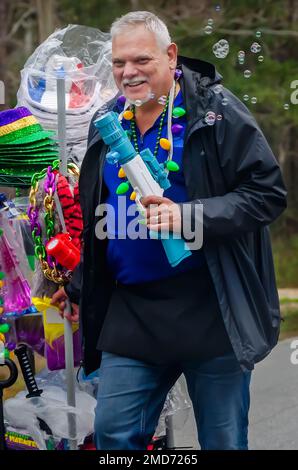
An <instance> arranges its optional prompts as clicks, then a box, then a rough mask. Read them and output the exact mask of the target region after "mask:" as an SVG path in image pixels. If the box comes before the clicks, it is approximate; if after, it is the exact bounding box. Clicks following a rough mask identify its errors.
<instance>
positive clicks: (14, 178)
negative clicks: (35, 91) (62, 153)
mask: <svg viewBox="0 0 298 470" xmlns="http://www.w3.org/2000/svg"><path fill="white" fill-rule="evenodd" d="M54 134H55V132H54V131H45V130H43V128H42V127H41V125H40V124H39V122H38V121H37V119H36V117H35V116H33V115H32V113H31V112H30V111H29V109H27V108H25V107H23V106H22V107H19V108H14V109H8V110H6V111H2V112H0V184H2V185H4V186H5V185H6V186H30V182H31V176H32V175H33V174H34V173H35V172H36V171H40V168H41V166H42V167H46V166H48V165H50V164H52V162H53V161H54V160H56V159H57V157H58V146H57V142H56V141H55V140H54V139H53V136H54Z"/></svg>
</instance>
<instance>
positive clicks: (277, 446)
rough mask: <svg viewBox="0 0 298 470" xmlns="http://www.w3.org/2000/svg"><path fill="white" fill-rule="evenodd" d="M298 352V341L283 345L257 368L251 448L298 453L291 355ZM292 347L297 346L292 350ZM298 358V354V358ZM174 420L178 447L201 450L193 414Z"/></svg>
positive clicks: (297, 400) (296, 384)
mask: <svg viewBox="0 0 298 470" xmlns="http://www.w3.org/2000/svg"><path fill="white" fill-rule="evenodd" d="M293 341H296V346H295V349H296V350H297V351H298V337H297V338H290V339H286V340H284V341H280V342H279V343H278V345H277V346H276V347H275V348H274V350H273V351H272V352H271V354H269V356H267V357H266V358H265V359H264V360H263V361H262V362H260V363H258V364H256V366H255V370H254V371H253V374H252V382H251V404H250V414H249V422H250V424H249V448H250V449H261V450H291V449H295V450H298V364H293V363H292V362H291V355H293V353H294V343H293ZM291 345H292V346H293V347H292V348H291ZM296 358H298V353H297V355H296ZM184 421H185V414H183V413H178V414H177V415H176V416H174V417H173V427H174V439H173V444H174V446H176V447H191V448H194V449H198V448H199V444H198V440H197V433H196V424H195V420H194V416H193V410H192V409H190V411H189V413H188V417H187V419H186V422H185V424H184Z"/></svg>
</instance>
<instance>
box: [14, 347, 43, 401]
mask: <svg viewBox="0 0 298 470" xmlns="http://www.w3.org/2000/svg"><path fill="white" fill-rule="evenodd" d="M14 353H15V355H16V356H17V358H18V361H19V363H20V366H21V370H22V374H23V377H24V380H25V384H26V387H27V390H28V392H29V393H28V394H27V395H26V398H32V397H39V396H40V395H41V394H42V390H40V389H39V388H38V386H37V383H36V381H35V377H34V373H33V369H32V365H31V362H30V359H29V355H28V346H27V345H26V344H20V345H19V346H18V347H17V348H16V349H15V350H14Z"/></svg>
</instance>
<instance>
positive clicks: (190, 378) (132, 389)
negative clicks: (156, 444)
mask: <svg viewBox="0 0 298 470" xmlns="http://www.w3.org/2000/svg"><path fill="white" fill-rule="evenodd" d="M181 373H184V375H185V378H186V381H187V386H188V391H189V395H190V398H191V400H192V404H193V408H194V413H195V418H196V423H197V428H198V440H199V442H200V445H201V448H202V449H216V450H227V449H247V445H248V443H247V432H248V410H249V384H250V377H251V372H243V371H242V370H241V369H240V366H239V363H238V361H237V360H236V358H235V356H234V354H227V355H225V356H221V357H217V358H215V359H212V360H209V361H204V362H199V361H188V362H183V363H181V364H178V365H177V366H155V365H151V364H147V363H145V362H142V361H139V360H135V359H130V358H126V357H121V356H118V355H116V354H111V353H107V352H103V356H102V363H101V367H100V369H99V387H98V396H97V406H96V410H95V443H96V448H97V449H99V450H145V449H146V447H147V445H148V443H149V442H150V440H151V438H152V436H153V435H154V432H155V429H156V426H157V424H158V420H159V416H160V413H161V411H162V409H163V405H164V402H165V399H166V396H167V393H168V392H169V390H170V388H171V387H172V386H173V385H174V384H175V382H176V381H177V379H178V378H179V376H180V375H181Z"/></svg>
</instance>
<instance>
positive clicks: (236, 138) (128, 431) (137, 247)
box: [53, 12, 286, 450]
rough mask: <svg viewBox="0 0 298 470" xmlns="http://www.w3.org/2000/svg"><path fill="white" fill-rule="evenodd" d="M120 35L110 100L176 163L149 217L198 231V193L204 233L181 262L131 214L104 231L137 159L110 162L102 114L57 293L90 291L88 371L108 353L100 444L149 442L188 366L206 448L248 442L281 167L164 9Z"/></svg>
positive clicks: (135, 137)
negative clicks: (134, 223) (103, 212)
mask: <svg viewBox="0 0 298 470" xmlns="http://www.w3.org/2000/svg"><path fill="white" fill-rule="evenodd" d="M111 35H112V60H113V73H114V78H115V81H116V83H117V85H118V87H119V90H121V93H122V95H121V96H117V97H116V98H115V99H114V100H113V101H112V102H111V103H109V105H108V109H109V110H114V111H116V112H117V113H118V114H119V119H120V121H121V125H122V126H123V128H124V129H125V130H126V132H127V135H128V136H129V137H130V139H131V142H132V144H133V145H134V147H135V149H136V151H137V153H139V152H140V151H141V150H143V149H145V148H150V150H151V151H152V153H153V154H154V156H155V157H156V158H157V160H158V161H159V163H161V164H162V165H163V167H164V168H165V169H167V170H168V171H169V180H170V182H171V187H170V188H169V189H167V190H166V191H165V192H164V197H157V196H154V195H152V196H148V197H146V198H144V199H142V203H143V205H144V206H145V207H146V214H145V216H146V219H145V220H146V224H147V228H148V229H151V230H156V231H161V230H169V231H170V232H174V233H176V234H181V233H182V234H184V232H183V226H184V223H189V224H191V226H192V228H194V234H195V235H196V233H197V232H198V231H199V227H200V224H201V221H200V220H199V217H198V215H197V214H198V212H197V211H196V207H197V205H199V204H200V205H203V222H202V223H203V231H204V243H203V246H202V248H201V249H196V250H192V253H191V256H188V257H187V258H185V259H184V260H183V261H182V262H181V263H179V264H178V266H176V267H172V266H170V264H169V263H168V261H167V258H166V256H165V254H164V252H163V248H162V244H161V242H160V241H157V240H151V239H148V238H144V239H142V238H139V239H129V238H127V237H126V238H125V237H122V236H121V235H122V233H121V229H120V228H119V227H118V228H116V229H115V230H114V232H113V235H114V236H113V237H110V238H108V239H98V238H97V237H96V235H95V232H96V225H97V223H98V221H99V220H100V218H99V216H98V215H95V211H96V207H97V205H98V204H99V203H105V204H107V205H109V207H112V208H113V209H114V210H115V212H116V215H118V213H117V211H118V210H119V209H118V207H119V206H118V202H119V200H118V198H119V197H122V198H124V199H125V202H126V204H127V205H128V206H129V205H133V204H135V201H134V198H135V195H134V194H133V191H132V189H133V188H130V187H129V182H127V181H126V175H125V173H124V172H123V171H121V169H120V171H119V168H116V167H115V166H113V165H109V164H108V163H107V162H106V158H105V157H106V153H107V151H108V148H107V146H106V145H105V144H104V142H103V141H102V140H101V138H100V135H99V133H98V131H97V129H96V127H95V126H94V124H93V122H92V123H91V127H90V132H89V140H88V149H87V153H86V156H85V159H84V161H83V164H82V168H81V176H80V198H81V206H82V211H83V218H84V258H83V259H84V261H83V262H81V264H80V266H79V268H78V269H77V270H76V272H75V275H74V277H73V280H72V281H71V283H70V284H69V285H68V286H66V288H65V291H66V292H65V291H64V290H60V291H58V293H57V294H55V295H54V297H53V301H54V302H56V301H59V302H60V308H61V310H63V307H64V300H65V298H66V295H67V296H68V297H69V298H70V300H71V301H72V302H74V303H75V304H78V303H79V304H80V321H81V330H82V336H83V353H84V367H85V371H86V372H87V373H89V372H91V371H92V370H95V369H96V368H98V367H99V365H100V364H101V365H100V369H99V374H100V381H99V388H98V405H97V408H96V420H95V441H96V446H97V448H98V449H104V450H113V449H114V450H115V449H127V450H129V449H146V446H147V445H148V443H149V442H150V440H151V438H152V436H153V434H154V431H155V428H156V425H157V423H158V418H159V415H160V412H161V410H162V408H163V404H164V401H165V398H166V395H167V393H168V391H169V390H170V388H171V387H172V386H173V385H174V384H175V382H176V380H177V379H178V377H179V376H180V375H181V373H184V375H185V377H186V381H187V385H188V390H189V394H190V397H191V400H192V403H193V407H194V412H195V417H196V422H197V427H198V439H199V442H200V445H201V448H202V449H247V446H248V443H247V431H248V411H249V383H250V376H251V370H252V369H253V368H254V364H255V363H256V362H258V361H260V360H262V359H263V358H264V357H265V356H266V355H267V354H269V352H270V351H271V349H272V348H273V347H274V346H275V344H276V342H277V339H278V334H279V324H280V313H279V303H278V296H277V290H276V285H275V277H274V268H273V262H272V254H271V246H270V239H269V232H268V225H269V224H270V223H271V222H272V221H273V220H274V219H276V218H277V217H278V216H279V215H280V213H281V212H282V211H283V210H284V208H285V207H286V192H285V188H284V185H283V182H282V178H281V174H280V169H279V166H278V164H277V162H276V160H275V158H274V156H273V154H272V152H271V150H270V148H269V146H268V144H267V142H266V140H265V137H264V135H263V134H262V132H261V131H260V129H259V127H258V125H257V124H256V122H255V120H254V118H253V117H252V116H251V114H250V113H249V111H248V110H247V108H246V107H245V106H244V105H243V104H242V103H241V102H240V101H239V100H238V99H237V98H236V97H235V96H234V95H233V94H232V93H231V92H229V91H228V90H227V89H225V88H223V87H222V85H220V81H221V76H220V75H219V74H218V73H217V72H216V70H215V68H214V67H213V66H212V65H211V64H208V63H206V62H203V61H200V60H196V59H189V58H185V57H178V56H177V45H176V44H175V43H173V42H172V41H171V38H170V36H169V33H168V30H167V27H166V25H165V24H164V23H163V22H162V21H161V20H160V19H159V18H158V17H156V16H155V15H154V14H152V13H150V12H132V13H128V14H127V15H124V16H123V17H121V18H120V19H117V20H116V21H115V22H114V23H113V25H112V28H111ZM102 112H103V111H102V110H101V111H100V112H99V113H98V114H96V116H95V117H94V120H95V119H97V118H98V116H99V115H100V114H102ZM94 120H93V121H94ZM123 183H125V184H124V185H123ZM120 188H121V189H120ZM123 188H124V189H123ZM121 193H122V194H121ZM187 206H188V207H189V208H190V209H191V210H190V211H189V212H188V215H185V214H186V213H185V212H184V208H185V207H187ZM96 214H98V213H96ZM120 215H123V214H120ZM125 224H126V225H125V226H126V228H127V226H128V224H129V217H128V216H127V217H126V218H125ZM145 229H146V227H145ZM146 230H147V229H146ZM75 308H76V310H77V307H75ZM74 318H76V316H74Z"/></svg>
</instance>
